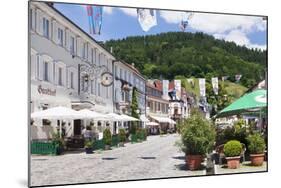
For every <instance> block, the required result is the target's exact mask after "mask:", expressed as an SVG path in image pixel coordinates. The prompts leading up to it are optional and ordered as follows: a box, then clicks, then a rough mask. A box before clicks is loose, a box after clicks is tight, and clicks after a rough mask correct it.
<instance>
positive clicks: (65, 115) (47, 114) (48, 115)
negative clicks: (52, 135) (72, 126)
mask: <svg viewBox="0 0 281 188" xmlns="http://www.w3.org/2000/svg"><path fill="white" fill-rule="evenodd" d="M31 118H33V119H56V120H64V119H68V120H70V119H71V120H73V119H83V118H86V115H85V114H84V115H83V114H81V113H79V112H77V111H75V110H72V109H70V108H66V107H62V106H58V107H53V108H49V109H46V110H42V111H37V112H33V113H32V114H31ZM59 122H60V125H59V126H60V137H61V132H62V126H61V121H59Z"/></svg>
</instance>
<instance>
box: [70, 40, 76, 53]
mask: <svg viewBox="0 0 281 188" xmlns="http://www.w3.org/2000/svg"><path fill="white" fill-rule="evenodd" d="M74 40H75V39H74V37H73V36H71V37H70V53H71V54H72V55H74Z"/></svg>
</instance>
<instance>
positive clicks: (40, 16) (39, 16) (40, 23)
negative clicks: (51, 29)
mask: <svg viewBox="0 0 281 188" xmlns="http://www.w3.org/2000/svg"><path fill="white" fill-rule="evenodd" d="M36 13H37V17H36V18H37V21H36V26H37V27H36V31H37V32H38V33H39V34H40V35H43V14H42V11H41V10H39V9H37V10H36Z"/></svg>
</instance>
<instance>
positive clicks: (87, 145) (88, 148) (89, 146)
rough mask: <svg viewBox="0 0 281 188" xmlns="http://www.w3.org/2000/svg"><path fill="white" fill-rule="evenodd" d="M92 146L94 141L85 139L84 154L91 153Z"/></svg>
mask: <svg viewBox="0 0 281 188" xmlns="http://www.w3.org/2000/svg"><path fill="white" fill-rule="evenodd" d="M93 146H94V142H93V141H90V140H87V141H86V142H85V152H86V154H91V153H93Z"/></svg>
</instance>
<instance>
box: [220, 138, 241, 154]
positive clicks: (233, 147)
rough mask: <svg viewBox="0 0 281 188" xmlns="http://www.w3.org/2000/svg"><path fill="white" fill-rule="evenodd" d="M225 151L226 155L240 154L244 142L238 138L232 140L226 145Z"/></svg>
mask: <svg viewBox="0 0 281 188" xmlns="http://www.w3.org/2000/svg"><path fill="white" fill-rule="evenodd" d="M223 152H224V154H225V156H226V157H236V156H240V154H241V152H242V144H241V143H240V142H239V141H238V140H230V141H228V142H227V143H226V144H225V145H224V147H223Z"/></svg>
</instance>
